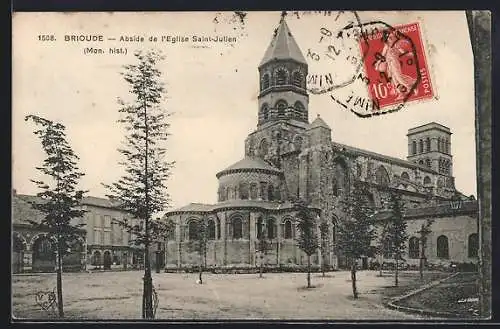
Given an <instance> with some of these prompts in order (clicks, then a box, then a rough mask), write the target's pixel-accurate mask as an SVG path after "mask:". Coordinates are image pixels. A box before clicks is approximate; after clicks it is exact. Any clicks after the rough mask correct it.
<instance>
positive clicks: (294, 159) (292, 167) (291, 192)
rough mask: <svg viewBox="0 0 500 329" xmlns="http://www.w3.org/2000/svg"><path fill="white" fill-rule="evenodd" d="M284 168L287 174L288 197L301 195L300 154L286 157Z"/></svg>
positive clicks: (286, 187)
mask: <svg viewBox="0 0 500 329" xmlns="http://www.w3.org/2000/svg"><path fill="white" fill-rule="evenodd" d="M282 170H283V172H284V176H285V184H284V185H285V190H286V193H287V197H288V199H290V198H296V197H298V196H299V158H298V154H292V155H290V156H287V157H284V158H283V161H282Z"/></svg>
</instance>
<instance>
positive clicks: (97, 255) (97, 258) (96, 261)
mask: <svg viewBox="0 0 500 329" xmlns="http://www.w3.org/2000/svg"><path fill="white" fill-rule="evenodd" d="M91 263H92V265H93V266H99V265H101V263H102V261H101V252H100V251H99V250H96V251H94V254H93V255H92V261H91Z"/></svg>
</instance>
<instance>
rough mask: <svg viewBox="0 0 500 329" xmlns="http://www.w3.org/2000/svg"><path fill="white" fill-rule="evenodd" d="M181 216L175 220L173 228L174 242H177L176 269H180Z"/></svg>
mask: <svg viewBox="0 0 500 329" xmlns="http://www.w3.org/2000/svg"><path fill="white" fill-rule="evenodd" d="M182 225H183V224H182V216H179V219H178V220H177V225H176V226H175V241H177V268H180V267H181V265H182V264H181V243H182V237H181V234H182V232H181V231H182V230H181V227H182Z"/></svg>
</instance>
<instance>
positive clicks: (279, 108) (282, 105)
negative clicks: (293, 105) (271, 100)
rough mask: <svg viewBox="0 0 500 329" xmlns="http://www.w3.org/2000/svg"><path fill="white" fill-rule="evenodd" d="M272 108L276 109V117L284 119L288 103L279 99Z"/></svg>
mask: <svg viewBox="0 0 500 329" xmlns="http://www.w3.org/2000/svg"><path fill="white" fill-rule="evenodd" d="M274 107H275V108H276V112H277V115H278V117H284V116H285V112H286V109H287V108H288V102H287V101H286V100H284V99H280V100H278V101H277V102H276V104H275V105H274Z"/></svg>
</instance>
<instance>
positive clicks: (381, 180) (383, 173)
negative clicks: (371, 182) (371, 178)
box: [375, 166, 389, 186]
mask: <svg viewBox="0 0 500 329" xmlns="http://www.w3.org/2000/svg"><path fill="white" fill-rule="evenodd" d="M375 182H376V183H377V184H378V185H381V186H388V185H389V173H388V172H387V170H386V169H385V167H384V166H380V167H378V168H377V171H376V172H375Z"/></svg>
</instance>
